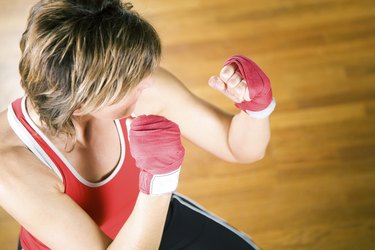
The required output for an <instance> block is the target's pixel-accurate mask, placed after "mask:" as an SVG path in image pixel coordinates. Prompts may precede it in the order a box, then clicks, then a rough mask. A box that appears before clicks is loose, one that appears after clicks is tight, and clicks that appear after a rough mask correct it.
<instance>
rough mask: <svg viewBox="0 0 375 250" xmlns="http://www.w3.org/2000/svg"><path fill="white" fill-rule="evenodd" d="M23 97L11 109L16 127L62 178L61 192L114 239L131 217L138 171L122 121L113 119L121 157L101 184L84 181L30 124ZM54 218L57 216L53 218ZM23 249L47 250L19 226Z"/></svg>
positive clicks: (137, 189)
mask: <svg viewBox="0 0 375 250" xmlns="http://www.w3.org/2000/svg"><path fill="white" fill-rule="evenodd" d="M24 103H25V98H20V99H18V100H16V101H14V102H13V103H12V105H11V108H12V109H13V111H14V114H15V116H16V118H17V119H18V120H19V122H20V124H22V126H23V127H24V128H25V129H26V130H27V132H28V133H29V134H30V135H31V136H32V138H33V139H34V140H35V142H36V143H37V144H38V145H39V146H40V148H42V150H43V151H44V152H45V154H46V155H47V156H48V157H49V159H50V161H49V160H48V161H49V162H52V163H53V165H54V168H53V169H55V172H56V170H58V173H57V174H58V175H59V176H60V177H61V178H62V181H63V183H64V187H65V193H66V194H67V195H68V196H70V197H71V198H72V199H73V200H74V201H75V202H76V203H77V204H78V205H79V206H80V207H81V208H82V209H83V210H85V211H86V212H87V214H89V215H90V217H91V218H92V219H93V220H94V221H95V222H96V224H97V225H98V226H99V227H100V228H101V230H103V232H104V233H105V234H106V235H108V236H109V237H110V238H111V239H114V238H115V237H116V235H117V234H118V232H119V231H120V229H121V227H122V226H123V225H124V223H125V222H126V220H127V219H128V217H129V215H130V214H131V212H132V210H133V208H134V205H135V202H136V199H137V197H138V193H139V188H138V178H139V169H138V168H137V167H136V165H135V160H134V159H133V157H132V156H131V154H130V150H129V141H128V131H127V127H126V119H121V120H116V121H115V122H116V124H117V128H118V132H119V136H120V141H121V142H122V143H121V147H122V150H121V152H122V155H121V159H120V161H119V164H118V166H117V167H116V168H115V170H114V171H113V173H112V174H111V175H110V176H109V177H108V178H106V179H105V180H104V181H101V182H99V183H90V182H88V181H86V180H84V179H83V178H82V177H81V176H79V174H78V173H77V172H76V171H75V170H74V168H72V166H70V164H69V162H67V161H66V159H64V157H63V156H62V154H61V153H59V152H58V150H56V148H55V147H54V146H53V145H52V143H51V142H50V141H49V140H48V138H46V136H45V135H43V134H42V132H41V131H40V130H39V131H38V129H37V127H36V125H35V124H33V123H32V120H31V118H30V117H29V115H28V114H27V112H26V109H25V104H24ZM56 216H58V215H56ZM20 240H21V245H22V247H23V249H25V250H29V249H30V250H34V249H49V248H48V247H46V246H45V245H44V244H43V243H42V242H40V241H39V240H38V239H36V238H35V237H33V236H32V235H31V234H30V233H29V232H28V231H27V230H26V229H24V228H23V227H21V233H20Z"/></svg>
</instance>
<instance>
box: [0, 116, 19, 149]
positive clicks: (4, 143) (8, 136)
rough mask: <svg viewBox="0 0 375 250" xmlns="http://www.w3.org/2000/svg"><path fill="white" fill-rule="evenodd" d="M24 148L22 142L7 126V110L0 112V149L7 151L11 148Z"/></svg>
mask: <svg viewBox="0 0 375 250" xmlns="http://www.w3.org/2000/svg"><path fill="white" fill-rule="evenodd" d="M22 146H24V145H23V143H22V141H21V140H20V139H19V138H18V137H17V135H16V134H15V133H14V132H13V129H12V128H11V126H10V125H9V122H8V117H7V110H4V111H1V112H0V149H3V150H5V149H9V148H12V147H22Z"/></svg>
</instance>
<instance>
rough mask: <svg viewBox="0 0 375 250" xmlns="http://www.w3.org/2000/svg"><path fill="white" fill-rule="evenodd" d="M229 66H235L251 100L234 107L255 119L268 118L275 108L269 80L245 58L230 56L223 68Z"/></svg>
mask: <svg viewBox="0 0 375 250" xmlns="http://www.w3.org/2000/svg"><path fill="white" fill-rule="evenodd" d="M230 64H235V65H236V66H237V72H238V73H239V74H240V75H241V76H242V77H243V78H244V80H245V81H246V83H247V87H248V88H249V94H250V99H251V100H250V101H243V102H241V103H236V104H235V105H236V107H237V108H239V109H241V110H243V111H245V112H246V113H248V114H249V115H250V116H252V117H254V118H257V119H261V118H265V117H267V116H269V115H270V114H271V113H272V112H273V110H274V109H275V106H276V102H275V100H274V98H273V97H272V89H271V82H270V79H269V78H268V77H267V76H266V74H265V73H264V72H263V71H262V70H261V69H260V68H259V66H258V65H257V64H256V63H255V62H253V61H251V60H250V59H249V58H247V57H245V56H242V55H235V56H232V57H231V58H229V59H228V60H227V61H226V62H225V63H224V66H226V65H230Z"/></svg>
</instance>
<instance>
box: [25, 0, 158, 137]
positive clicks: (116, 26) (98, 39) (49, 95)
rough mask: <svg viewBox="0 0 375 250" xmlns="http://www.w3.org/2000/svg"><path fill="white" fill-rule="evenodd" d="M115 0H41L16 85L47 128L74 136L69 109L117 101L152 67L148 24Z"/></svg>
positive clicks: (152, 35) (153, 42)
mask: <svg viewBox="0 0 375 250" xmlns="http://www.w3.org/2000/svg"><path fill="white" fill-rule="evenodd" d="M131 7H132V6H131V4H128V3H126V4H123V3H121V2H120V1H116V0H112V1H110V0H107V1H99V0H96V1H93V0H86V1H85V0H65V1H64V0H55V1H54V0H42V1H40V2H38V3H37V4H36V5H35V6H34V7H33V8H32V9H31V12H30V16H29V19H28V23H27V28H26V31H25V32H24V34H23V36H22V39H21V42H20V47H21V52H22V57H21V62H20V65H19V68H20V74H21V84H22V87H23V89H24V90H25V92H26V94H27V96H28V98H30V100H31V102H32V103H33V105H34V107H35V109H36V111H37V112H38V114H39V116H40V119H41V121H42V123H43V124H45V126H47V128H48V129H49V130H50V132H51V133H52V134H58V133H65V134H68V135H70V136H72V135H74V133H75V130H74V126H73V123H72V114H73V112H74V111H75V110H77V109H78V108H79V110H80V114H88V113H91V112H94V111H97V110H99V109H101V108H102V107H104V106H107V105H109V104H113V103H116V102H118V101H119V100H120V99H122V98H124V96H125V95H126V94H127V93H128V92H129V91H130V90H132V89H133V88H134V87H135V86H136V85H137V84H138V83H139V82H140V81H141V80H142V79H143V78H145V77H146V76H147V75H149V74H150V73H151V72H152V71H153V70H154V69H155V67H156V66H157V64H158V61H159V57H160V53H161V48H160V47H161V46H160V40H159V37H158V35H157V33H156V31H155V30H154V28H153V27H152V26H151V25H150V24H149V23H148V22H147V21H145V20H144V19H142V18H141V17H140V16H139V15H138V14H137V13H136V12H134V11H132V10H131Z"/></svg>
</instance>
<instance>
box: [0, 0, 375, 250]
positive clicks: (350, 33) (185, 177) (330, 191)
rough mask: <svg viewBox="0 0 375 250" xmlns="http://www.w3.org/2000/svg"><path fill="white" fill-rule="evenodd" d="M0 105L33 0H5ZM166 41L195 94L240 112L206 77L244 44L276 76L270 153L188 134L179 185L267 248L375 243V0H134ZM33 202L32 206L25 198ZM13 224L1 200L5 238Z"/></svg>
mask: <svg viewBox="0 0 375 250" xmlns="http://www.w3.org/2000/svg"><path fill="white" fill-rule="evenodd" d="M0 3H1V6H2V8H1V9H0V44H1V47H0V77H1V78H0V79H1V81H0V95H1V98H0V108H1V109H4V108H6V106H7V105H8V103H9V102H10V101H11V100H13V99H14V98H15V97H17V96H20V95H21V94H22V91H21V89H20V87H19V84H18V82H19V76H18V73H17V69H18V66H17V64H18V60H19V52H18V41H19V38H20V35H21V33H22V31H23V29H24V27H25V21H26V18H27V13H28V9H29V7H30V6H31V5H32V4H33V3H34V1H29V0H23V1H21V0H15V1H5V0H0ZM133 3H134V6H135V9H136V10H138V11H139V12H140V13H141V14H142V15H143V16H145V17H146V18H147V19H148V20H150V21H151V22H152V23H153V24H154V25H155V27H156V29H157V30H158V31H159V34H160V36H161V39H162V42H163V60H162V65H163V66H165V67H166V68H168V69H169V70H171V71H172V72H174V73H175V74H176V75H177V76H178V77H179V78H180V79H181V80H182V81H183V82H185V83H186V85H187V86H188V87H189V89H191V91H192V92H194V93H195V94H197V95H199V96H200V97H202V98H204V99H206V100H208V101H209V102H212V103H214V104H217V105H219V106H221V107H222V108H224V109H226V110H228V111H235V108H234V107H233V104H232V103H231V102H230V101H228V100H226V99H225V98H224V97H223V96H221V95H220V94H218V93H216V92H214V91H213V90H211V89H210V88H209V87H208V86H207V80H208V78H209V77H210V76H211V75H212V74H216V73H217V72H218V70H219V69H220V67H221V65H222V63H223V62H224V60H225V59H226V58H227V57H229V56H230V55H232V54H235V53H242V54H245V55H247V56H248V57H251V58H252V59H254V60H255V61H256V62H257V63H258V64H259V65H260V66H261V67H262V68H263V69H264V70H265V72H267V74H268V75H269V77H270V79H271V80H272V82H273V91H274V95H275V98H276V100H277V109H276V111H275V113H274V114H273V116H272V119H271V122H272V139H271V143H270V146H269V148H268V152H267V155H266V157H265V159H264V160H262V161H260V162H258V163H256V164H252V165H236V164H230V163H226V162H223V161H220V160H218V159H216V158H215V157H213V156H212V155H209V154H208V153H206V152H204V151H202V150H201V149H199V148H197V147H195V146H194V145H192V144H190V143H189V142H188V141H185V145H186V147H187V152H188V153H187V158H186V161H185V164H184V169H183V173H182V178H181V182H180V186H179V192H181V193H183V194H185V195H187V196H189V197H191V198H193V199H194V200H196V201H198V202H199V203H201V204H202V205H203V206H205V207H206V208H208V209H210V210H211V211H212V212H213V213H215V214H217V215H219V216H221V217H223V218H225V219H226V220H227V221H228V222H229V223H231V224H232V225H234V226H235V227H237V228H239V229H241V230H243V231H245V232H246V233H248V234H249V235H251V236H252V238H253V239H254V241H255V242H256V243H257V244H258V245H259V246H261V247H262V248H263V249H265V250H267V249H270V250H271V249H272V250H287V249H293V250H313V249H330V250H336V249H337V250H339V249H340V250H346V249H347V250H349V249H374V248H375V199H374V195H375V60H374V58H375V5H374V2H373V0H301V1H297V0H285V1H279V0H265V1H255V0H232V1H229V0H206V1H201V0H190V1H171V0H159V1H151V0H137V1H133ZM25 207H27V204H25ZM18 228H19V226H18V225H17V223H16V222H15V221H14V220H13V219H11V218H10V217H9V216H8V215H6V213H5V212H3V211H2V210H0V248H1V249H15V246H16V242H17V237H18Z"/></svg>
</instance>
